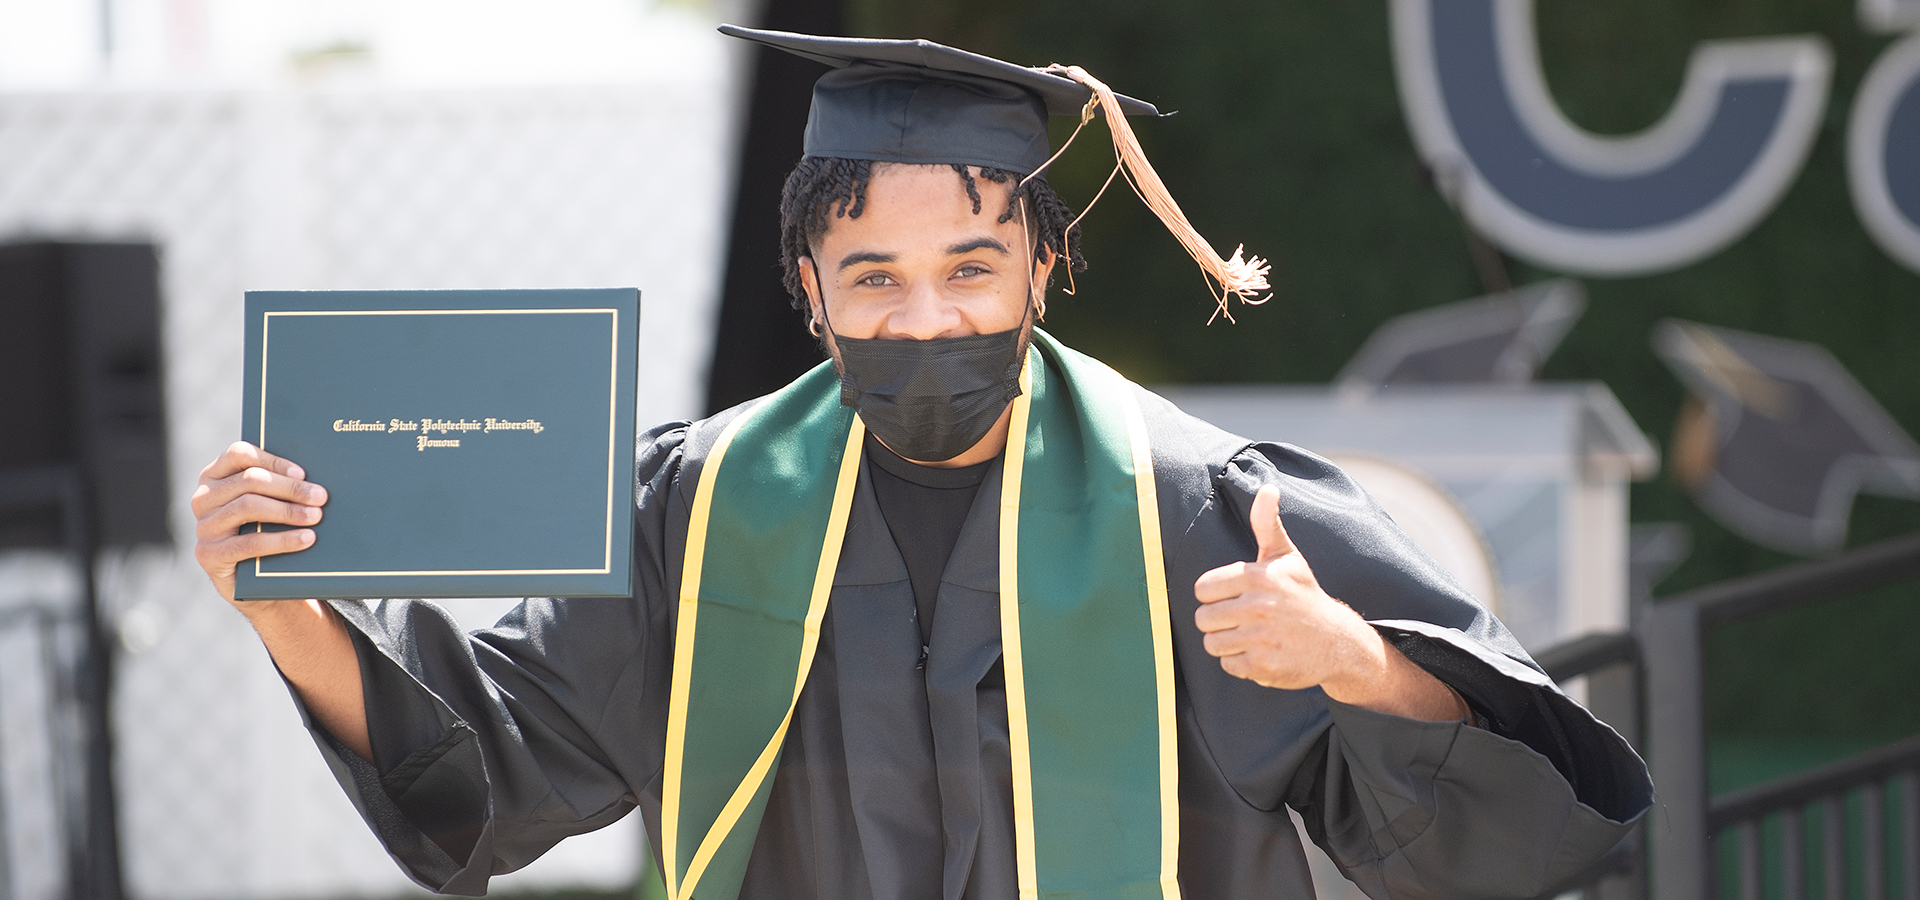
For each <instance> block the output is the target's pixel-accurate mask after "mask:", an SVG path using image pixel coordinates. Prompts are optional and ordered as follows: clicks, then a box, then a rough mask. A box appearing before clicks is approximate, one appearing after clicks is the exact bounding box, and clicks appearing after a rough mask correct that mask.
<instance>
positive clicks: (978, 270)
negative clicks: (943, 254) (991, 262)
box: [953, 263, 987, 278]
mask: <svg viewBox="0 0 1920 900" xmlns="http://www.w3.org/2000/svg"><path fill="white" fill-rule="evenodd" d="M985 274H987V267H986V266H982V265H978V264H976V263H967V264H966V265H964V266H961V267H960V268H959V269H957V270H955V271H954V273H953V277H955V278H972V277H973V276H975V275H985Z"/></svg>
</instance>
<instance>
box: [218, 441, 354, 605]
mask: <svg viewBox="0 0 1920 900" xmlns="http://www.w3.org/2000/svg"><path fill="white" fill-rule="evenodd" d="M306 475H307V473H306V470H304V469H302V468H300V467H299V466H298V465H295V464H294V463H293V462H291V461H289V460H285V459H281V458H280V457H278V456H275V455H273V454H271V453H268V452H267V451H265V450H262V449H260V448H258V447H255V446H254V445H252V444H249V443H247V442H245V441H236V442H234V443H233V444H232V445H230V446H228V447H227V449H226V452H224V453H221V454H220V457H219V458H218V459H215V460H214V461H213V462H211V463H208V464H207V467H206V468H204V469H201V470H200V485H199V487H197V488H195V489H194V491H193V516H194V519H195V520H196V521H197V523H198V524H197V525H196V527H195V529H194V532H195V534H194V536H195V541H194V547H193V555H194V558H195V559H197V560H199V561H200V568H202V569H205V570H206V572H207V577H209V578H211V579H213V586H214V587H215V588H217V589H219V591H220V596H222V597H225V598H226V599H227V600H228V601H229V602H231V601H232V600H233V573H234V570H235V569H236V568H238V567H239V565H240V563H242V562H244V561H246V560H249V559H253V558H255V557H259V556H272V555H274V554H278V553H292V552H293V551H295V550H304V549H306V548H308V547H310V546H312V545H313V537H314V535H313V529H312V528H310V527H295V528H291V529H288V530H286V531H258V532H254V531H248V532H245V533H242V531H241V528H242V527H243V526H246V525H251V524H253V523H255V522H266V523H272V524H276V525H294V526H311V525H315V524H317V523H319V521H320V515H321V512H320V507H321V506H324V505H325V504H326V502H327V489H326V488H323V487H321V486H319V485H317V484H314V483H313V482H310V481H307V480H306Z"/></svg>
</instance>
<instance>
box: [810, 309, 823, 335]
mask: <svg viewBox="0 0 1920 900" xmlns="http://www.w3.org/2000/svg"><path fill="white" fill-rule="evenodd" d="M807 333H808V334H811V335H813V336H814V337H819V336H820V319H819V318H818V317H816V316H814V315H813V314H812V313H808V314H807Z"/></svg>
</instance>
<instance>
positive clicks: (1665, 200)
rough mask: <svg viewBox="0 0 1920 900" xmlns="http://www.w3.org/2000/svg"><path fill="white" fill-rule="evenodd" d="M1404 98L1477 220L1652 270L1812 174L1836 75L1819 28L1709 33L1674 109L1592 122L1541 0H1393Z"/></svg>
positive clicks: (1425, 142) (1536, 248)
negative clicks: (1562, 74) (1556, 60)
mask: <svg viewBox="0 0 1920 900" xmlns="http://www.w3.org/2000/svg"><path fill="white" fill-rule="evenodd" d="M1393 40H1394V59H1395V63H1396V72H1397V75H1398V78H1399V85H1400V95H1401V103H1402V106H1403V107H1404V109H1405V111H1406V115H1407V120H1408V124H1409V126H1410V128H1411V130H1412V132H1413V138H1414V143H1415V144H1416V146H1417V147H1418V149H1419V152H1420V154H1421V156H1422V158H1423V159H1424V160H1425V161H1426V162H1427V164H1428V165H1429V166H1431V167H1432V168H1433V169H1434V172H1435V174H1436V175H1437V176H1438V178H1439V180H1440V182H1441V184H1442V186H1443V188H1445V189H1446V190H1447V193H1448V198H1449V200H1450V201H1451V202H1453V203H1454V204H1456V205H1457V206H1458V207H1459V208H1460V210H1461V212H1462V213H1463V214H1464V215H1465V216H1466V218H1467V221H1468V222H1469V223H1471V225H1472V226H1473V228H1474V229H1476V230H1477V231H1479V232H1480V233H1481V234H1483V235H1485V236H1486V237H1487V238H1488V239H1489V240H1491V241H1493V242H1494V243H1496V244H1498V245H1500V246H1501V247H1502V248H1504V249H1506V250H1507V251H1509V252H1511V253H1513V254H1514V255H1516V256H1519V257H1522V258H1524V259H1527V260H1529V261H1531V262H1534V263H1536V264H1539V265H1541V266H1544V267H1547V268H1552V269H1557V270H1560V271H1564V272H1572V273H1579V274H1589V275H1615V276H1619V275H1638V274H1646V273H1652V272H1659V271H1664V270H1667V269H1673V268H1677V267H1680V266H1684V265H1687V264H1688V263H1692V262H1694V261H1696V260H1699V259H1702V258H1704V257H1706V256H1709V255H1711V254H1713V253H1715V252H1717V251H1719V250H1720V249H1722V248H1724V247H1726V246H1727V245H1728V244H1731V243H1733V242H1734V241H1736V240H1738V239H1739V238H1740V237H1741V236H1743V235H1745V234H1746V233H1747V232H1748V231H1749V230H1750V229H1751V228H1752V227H1753V226H1754V225H1755V224H1757V223H1758V222H1759V221H1760V219H1761V218H1762V217H1764V216H1765V215H1766V214H1767V213H1768V212H1769V211H1770V210H1771V209H1772V208H1773V206H1774V204H1775V203H1776V202H1778V200H1779V199H1780V196H1781V195H1782V194H1783V193H1785V191H1786V189H1787V186H1788V185H1789V184H1791V183H1792V181H1793V179H1794V178H1795V176H1797V175H1798V174H1799V171H1800V167H1801V164H1802V163H1803V162H1805V160H1806V155H1807V151H1808V149H1809V147H1810V146H1811V145H1812V142H1813V138H1814V136H1815V133H1816V131H1817V129H1818V127H1819V124H1820V116H1821V112H1822V109H1823V108H1824V107H1825V105H1826V97H1827V84H1828V81H1829V78H1830V77H1831V72H1832V60H1831V55H1830V54H1829V52H1828V50H1827V46H1826V44H1825V42H1824V41H1822V40H1821V39H1819V38H1818V37H1812V36H1796V37H1777V38H1769V39H1758V40H1742V41H1712V42H1705V43H1702V44H1701V45H1699V46H1698V47H1697V48H1695V50H1694V53H1693V57H1692V59H1691V60H1690V61H1689V63H1688V66H1687V75H1686V82H1685V85H1684V86H1683V87H1682V88H1681V91H1680V96H1679V99H1678V100H1676V101H1675V103H1674V105H1673V107H1672V108H1671V109H1669V110H1668V112H1667V114H1666V116H1665V117H1664V118H1663V119H1662V120H1661V121H1660V122H1659V123H1658V124H1656V125H1654V126H1653V127H1652V128H1650V129H1648V130H1646V131H1644V132H1641V133H1639V134H1636V135H1631V136H1625V137H1613V136H1602V135H1596V134H1592V133H1590V132H1587V131H1584V130H1582V129H1580V128H1579V127H1578V126H1576V125H1574V124H1573V123H1572V122H1570V121H1568V120H1567V118H1566V117H1565V115H1563V114H1562V113H1561V112H1560V109H1559V106H1558V105H1557V104H1555V103H1554V101H1553V98H1552V97H1551V95H1550V94H1549V92H1548V89H1547V85H1546V78H1545V76H1544V75H1543V74H1542V72H1541V68H1540V58H1539V50H1538V46H1537V44H1536V41H1535V38H1534V28H1533V0H1393Z"/></svg>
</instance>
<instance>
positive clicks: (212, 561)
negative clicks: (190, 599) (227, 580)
mask: <svg viewBox="0 0 1920 900" xmlns="http://www.w3.org/2000/svg"><path fill="white" fill-rule="evenodd" d="M313 539H314V535H313V529H311V528H293V529H289V530H287V531H260V532H248V533H246V534H236V535H234V536H232V537H230V538H226V539H224V540H218V541H209V542H207V543H203V544H200V545H199V546H197V547H195V548H194V555H195V556H198V557H199V560H200V567H201V568H203V569H206V570H207V574H209V575H216V573H217V574H219V575H226V576H229V577H231V576H232V574H233V568H234V566H237V565H239V564H240V563H242V562H244V561H246V560H249V559H253V558H254V557H256V556H274V555H277V554H281V553H292V552H293V551H295V550H305V549H307V548H308V547H311V546H313Z"/></svg>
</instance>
